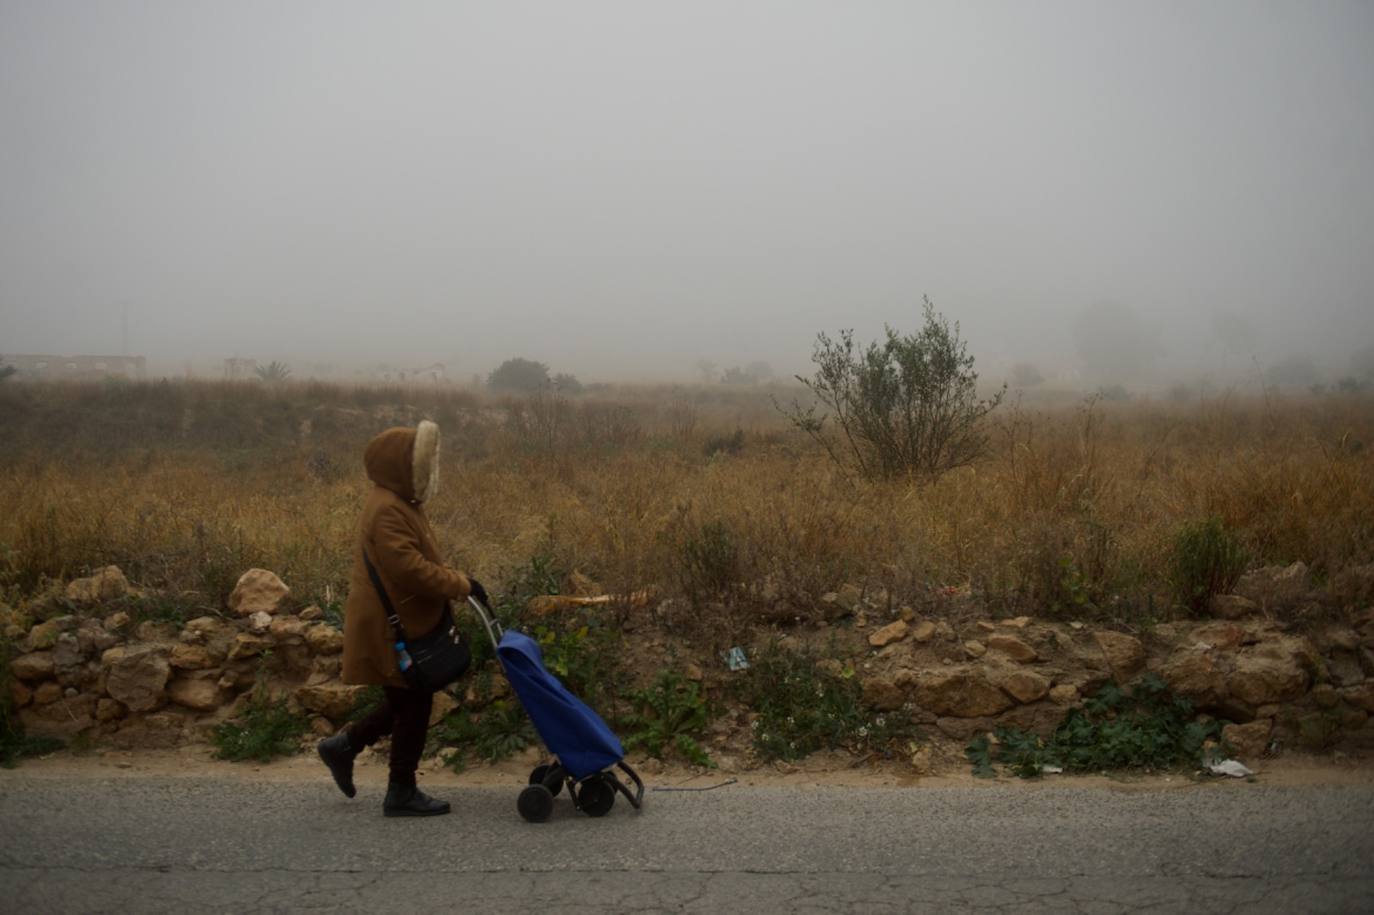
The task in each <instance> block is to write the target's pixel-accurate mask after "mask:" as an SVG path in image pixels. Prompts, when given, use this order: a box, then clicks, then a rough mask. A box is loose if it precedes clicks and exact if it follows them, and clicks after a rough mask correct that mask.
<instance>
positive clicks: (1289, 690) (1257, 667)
mask: <svg viewBox="0 0 1374 915" xmlns="http://www.w3.org/2000/svg"><path fill="white" fill-rule="evenodd" d="M1226 682H1227V685H1228V686H1229V687H1230V689H1231V693H1232V695H1234V696H1235V697H1236V698H1238V699H1240V700H1241V701H1242V702H1247V703H1249V704H1250V705H1255V706H1258V705H1264V704H1265V703H1268V702H1287V701H1288V700H1290V699H1297V698H1298V697H1299V696H1301V695H1302V694H1303V692H1304V691H1306V689H1307V682H1308V678H1307V672H1306V671H1304V670H1303V669H1302V667H1301V666H1299V664H1298V663H1297V661H1296V660H1294V659H1293V658H1292V657H1282V658H1275V657H1265V656H1263V655H1258V654H1251V655H1241V656H1240V657H1238V658H1236V669H1235V670H1234V671H1233V672H1232V673H1231V676H1230V677H1229V678H1227V681H1226Z"/></svg>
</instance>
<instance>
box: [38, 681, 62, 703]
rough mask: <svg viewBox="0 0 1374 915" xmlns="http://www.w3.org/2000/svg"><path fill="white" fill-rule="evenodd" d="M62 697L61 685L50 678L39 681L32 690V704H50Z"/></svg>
mask: <svg viewBox="0 0 1374 915" xmlns="http://www.w3.org/2000/svg"><path fill="white" fill-rule="evenodd" d="M61 698H62V687H60V686H58V685H57V684H56V683H54V682H52V681H51V680H49V681H47V682H46V683H40V684H39V686H38V689H36V690H34V691H33V704H34V705H51V704H52V703H54V702H56V701H57V700H58V699H61Z"/></svg>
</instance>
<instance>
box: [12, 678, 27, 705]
mask: <svg viewBox="0 0 1374 915" xmlns="http://www.w3.org/2000/svg"><path fill="white" fill-rule="evenodd" d="M10 698H11V700H13V702H14V707H15V708H23V707H24V706H26V705H28V704H29V703H30V702H32V701H33V690H31V689H29V688H28V687H27V686H25V685H24V683H23V682H22V681H20V680H11V681H10Z"/></svg>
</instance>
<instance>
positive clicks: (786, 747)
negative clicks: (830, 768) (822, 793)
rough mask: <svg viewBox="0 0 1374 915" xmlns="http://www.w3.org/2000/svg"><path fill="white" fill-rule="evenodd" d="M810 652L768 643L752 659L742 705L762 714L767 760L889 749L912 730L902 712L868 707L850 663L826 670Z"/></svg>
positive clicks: (757, 733)
mask: <svg viewBox="0 0 1374 915" xmlns="http://www.w3.org/2000/svg"><path fill="white" fill-rule="evenodd" d="M822 660H824V658H823V657H822V656H821V655H820V654H819V653H817V652H815V651H812V650H802V651H790V650H786V649H783V648H781V647H779V646H778V645H777V644H776V643H773V644H770V645H769V646H767V647H766V648H765V649H764V650H763V651H761V652H760V653H759V654H758V655H757V657H755V658H753V659H751V660H750V668H749V671H748V673H747V674H746V675H745V678H744V680H743V683H742V692H743V696H742V697H741V698H742V700H743V702H744V704H745V705H746V706H748V707H749V708H752V709H753V710H754V711H756V712H757V713H758V716H759V717H758V719H757V720H756V721H755V722H754V725H753V727H754V750H755V752H757V753H758V754H759V756H761V757H763V758H764V759H782V760H795V759H801V758H802V757H804V756H807V755H808V754H810V753H814V752H815V751H817V750H821V749H830V750H834V749H838V748H841V747H843V748H844V749H846V750H849V751H850V752H853V753H869V752H878V753H883V754H886V753H890V752H891V751H892V748H893V747H894V746H896V745H897V743H898V742H899V740H900V739H901V738H903V737H909V736H911V733H912V726H911V720H910V716H909V715H908V714H907V713H906V712H905V711H902V710H898V711H892V712H875V711H873V710H872V709H870V708H868V707H867V706H866V705H864V702H863V690H862V688H861V687H860V685H859V682H858V680H857V679H856V678H855V676H854V669H853V668H852V667H845V668H842V669H841V670H840V672H839V673H838V674H836V673H832V672H827V671H825V670H822V669H821V668H820V667H819V666H818V663H817V662H819V661H822Z"/></svg>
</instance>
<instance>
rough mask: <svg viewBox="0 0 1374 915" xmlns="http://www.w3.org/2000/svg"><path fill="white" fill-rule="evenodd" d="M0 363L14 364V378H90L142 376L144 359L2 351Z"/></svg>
mask: <svg viewBox="0 0 1374 915" xmlns="http://www.w3.org/2000/svg"><path fill="white" fill-rule="evenodd" d="M0 362H3V363H4V364H5V365H12V366H14V368H15V370H16V371H17V372H18V374H17V375H16V376H15V377H16V378H23V379H27V380H29V381H53V380H89V379H92V378H140V379H141V378H143V377H144V376H145V375H146V373H147V370H148V360H147V359H146V358H145V357H143V356H56V355H51V354H46V355H45V354H42V353H6V354H4V355H0Z"/></svg>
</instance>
